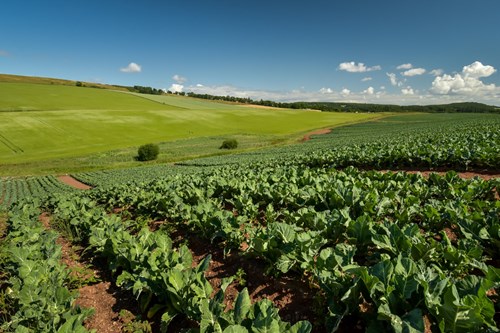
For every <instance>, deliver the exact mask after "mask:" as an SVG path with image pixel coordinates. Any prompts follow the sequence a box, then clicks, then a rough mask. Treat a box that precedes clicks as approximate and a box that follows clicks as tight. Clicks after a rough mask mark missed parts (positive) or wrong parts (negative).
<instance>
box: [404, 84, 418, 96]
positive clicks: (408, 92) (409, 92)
mask: <svg viewBox="0 0 500 333" xmlns="http://www.w3.org/2000/svg"><path fill="white" fill-rule="evenodd" d="M401 92H402V93H403V95H415V92H414V91H413V88H412V87H410V86H408V87H406V88H403V89H401Z"/></svg>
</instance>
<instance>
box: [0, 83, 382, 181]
mask: <svg viewBox="0 0 500 333" xmlns="http://www.w3.org/2000/svg"><path fill="white" fill-rule="evenodd" d="M374 117H380V114H347V113H346V114H343V113H322V112H315V111H297V110H282V109H279V110H278V109H266V108H257V107H256V108H252V107H248V106H241V105H232V104H224V103H215V102H209V101H203V100H197V99H193V98H187V97H180V96H152V97H151V96H146V95H137V94H128V93H123V92H117V91H111V90H106V89H92V88H81V87H72V86H61V85H47V84H28V83H5V82H0V164H2V166H0V174H3V175H9V174H11V172H12V171H16V170H17V172H16V173H20V174H23V173H33V172H36V170H35V169H36V168H37V167H36V166H35V167H34V166H33V165H31V166H28V167H26V163H28V164H33V163H36V164H42V165H44V164H45V165H47V163H48V164H49V165H48V167H47V170H48V171H60V169H56V170H51V168H50V163H49V162H47V161H54V160H60V159H67V158H71V159H72V158H75V157H84V156H90V155H94V157H95V156H96V154H98V155H99V154H101V155H102V154H103V153H105V152H109V151H112V150H123V149H125V150H126V151H128V152H127V154H129V153H130V152H131V151H133V150H135V149H136V147H137V146H139V145H141V144H144V143H149V142H157V143H169V142H174V141H176V140H183V141H182V142H184V144H187V146H196V147H199V144H200V141H199V140H200V138H206V140H205V139H204V141H206V142H207V143H209V144H210V146H205V147H202V148H201V149H198V148H197V149H198V150H201V151H195V152H193V153H192V154H191V155H193V156H200V155H203V152H202V151H209V154H214V153H217V151H216V149H217V148H218V146H219V145H220V142H222V139H223V138H226V137H233V136H243V142H249V144H247V145H246V147H245V148H251V147H258V146H265V145H270V144H275V143H277V142H282V141H283V140H290V139H291V138H295V139H298V138H300V136H301V135H302V134H303V133H305V132H307V131H309V130H313V129H317V128H324V127H333V126H338V125H342V124H346V123H353V122H360V121H365V120H368V119H371V118H374ZM214 137H216V138H217V140H213V138H214ZM208 138H212V140H210V139H208ZM186 140H187V141H186ZM192 140H194V141H195V142H196V143H192V142H191V141H192ZM186 142H187V143H186ZM212 145H213V147H212ZM174 146H175V145H174ZM202 146H203V145H202ZM244 146H245V145H244ZM164 153H165V154H168V152H164ZM119 154H120V153H118V155H119ZM181 155H182V154H181ZM186 155H187V157H189V156H190V153H189V152H187V153H185V154H184V155H183V156H176V158H182V157H184V158H185V157H186ZM127 156H128V155H127ZM170 157H172V156H170ZM130 160H131V163H132V162H133V161H132V159H131V158H130ZM74 163H75V161H73V164H74ZM59 164H65V165H71V164H72V162H71V161H67V160H65V161H63V162H62V163H61V162H59ZM101 166H102V165H101ZM23 169H24V170H25V171H23Z"/></svg>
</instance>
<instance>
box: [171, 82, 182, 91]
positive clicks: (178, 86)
mask: <svg viewBox="0 0 500 333" xmlns="http://www.w3.org/2000/svg"><path fill="white" fill-rule="evenodd" d="M183 89H184V86H183V85H182V84H178V83H174V84H172V85H171V86H170V88H168V90H170V91H171V92H174V93H176V92H179V93H180V92H182V90H183Z"/></svg>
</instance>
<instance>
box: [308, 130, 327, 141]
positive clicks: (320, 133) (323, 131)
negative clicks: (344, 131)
mask: <svg viewBox="0 0 500 333" xmlns="http://www.w3.org/2000/svg"><path fill="white" fill-rule="evenodd" d="M331 132H332V130H331V129H330V128H324V129H320V130H316V131H313V132H309V133H307V134H306V135H304V137H303V138H302V141H309V140H311V136H313V135H323V134H328V133H331Z"/></svg>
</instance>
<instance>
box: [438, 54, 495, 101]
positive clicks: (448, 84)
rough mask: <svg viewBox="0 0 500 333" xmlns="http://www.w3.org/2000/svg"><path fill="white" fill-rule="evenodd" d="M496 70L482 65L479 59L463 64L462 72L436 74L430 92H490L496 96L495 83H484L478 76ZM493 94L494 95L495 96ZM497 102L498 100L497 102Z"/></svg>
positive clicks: (479, 94) (481, 93)
mask: <svg viewBox="0 0 500 333" xmlns="http://www.w3.org/2000/svg"><path fill="white" fill-rule="evenodd" d="M495 72H496V69H495V68H493V67H492V66H484V65H483V64H482V63H480V62H479V61H475V62H474V63H472V64H470V65H468V66H464V67H463V69H462V73H456V74H454V75H448V74H444V75H442V76H437V77H436V78H435V79H434V81H433V82H432V87H431V92H433V93H435V94H439V95H448V94H450V95H467V96H474V97H479V96H483V97H485V96H487V95H491V94H495V93H496V94H497V95H495V96H496V97H497V98H498V95H499V94H500V92H499V91H498V90H500V89H498V88H497V87H496V86H495V84H493V83H492V84H484V83H483V82H482V81H481V80H479V78H480V77H488V76H490V75H492V74H493V73H495ZM495 96H494V97H495ZM497 103H498V102H497Z"/></svg>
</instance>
